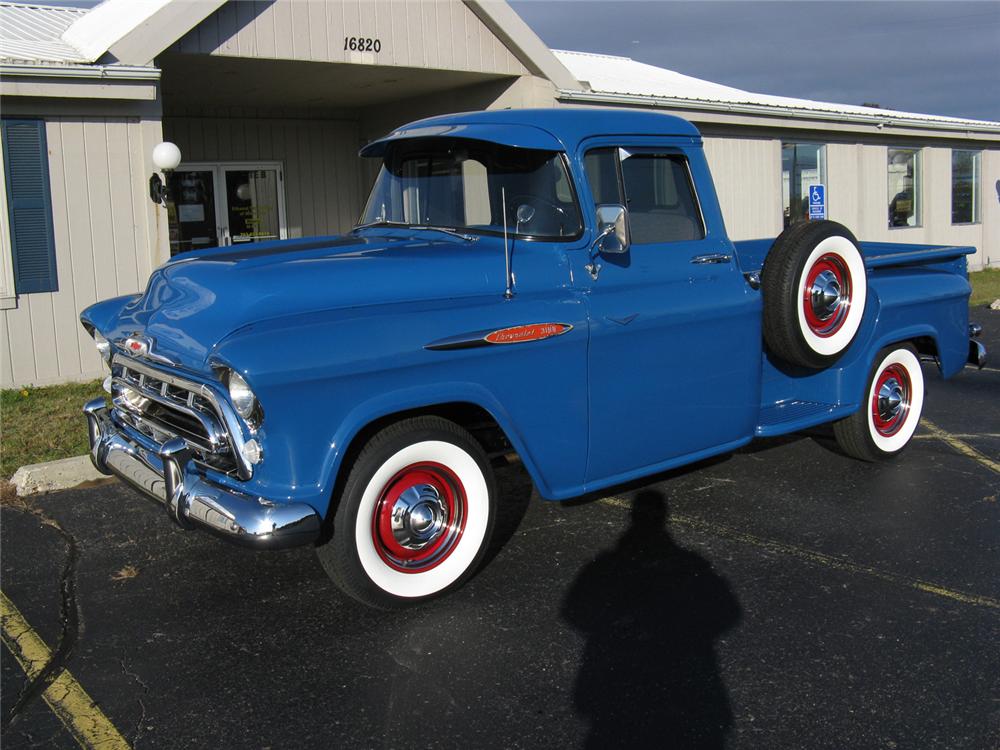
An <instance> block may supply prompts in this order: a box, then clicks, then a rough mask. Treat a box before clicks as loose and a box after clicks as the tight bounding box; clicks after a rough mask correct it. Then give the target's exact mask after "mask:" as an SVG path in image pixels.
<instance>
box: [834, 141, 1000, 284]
mask: <svg viewBox="0 0 1000 750" xmlns="http://www.w3.org/2000/svg"><path fill="white" fill-rule="evenodd" d="M971 148H974V147H971ZM920 151H921V156H920V158H921V172H922V176H921V179H920V226H918V227H893V228H890V227H889V218H888V216H889V201H890V200H891V196H890V195H889V186H888V178H887V161H888V146H884V145H871V144H830V145H828V146H827V157H828V160H829V161H828V167H827V183H828V188H827V195H828V198H827V201H828V205H829V216H830V218H831V219H833V220H834V221H839V222H841V223H842V224H845V225H846V226H848V227H849V228H850V229H851V230H852V231H853V232H854V233H855V234H856V235H857V237H858V239H861V240H870V241H881V242H912V243H927V244H935V245H973V246H974V247H976V249H977V252H976V254H975V255H973V256H970V257H969V268H970V269H972V270H978V269H980V268H983V267H984V266H987V265H996V264H998V263H1000V247H998V244H997V231H998V222H1000V215H998V214H1000V211H998V210H997V205H996V204H997V194H996V189H995V188H994V183H995V182H996V181H997V179H998V178H1000V152H998V151H996V150H983V151H982V175H981V177H980V186H979V188H980V222H979V223H978V224H964V225H963V224H958V225H954V224H952V223H951V152H952V149H951V148H950V147H949V148H943V147H938V146H933V147H925V148H922V149H921V150H920Z"/></svg>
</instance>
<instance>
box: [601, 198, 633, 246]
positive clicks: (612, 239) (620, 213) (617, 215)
mask: <svg viewBox="0 0 1000 750" xmlns="http://www.w3.org/2000/svg"><path fill="white" fill-rule="evenodd" d="M627 218H628V212H627V211H626V210H625V206H620V205H618V204H614V203H610V204H607V205H602V206H598V207H597V229H598V231H599V232H600V234H599V235H598V236H597V242H595V243H594V244H595V246H596V248H597V250H598V252H600V253H602V254H604V255H621V254H622V253H627V252H628V245H629V243H628V222H627Z"/></svg>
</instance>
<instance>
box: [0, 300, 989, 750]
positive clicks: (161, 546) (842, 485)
mask: <svg viewBox="0 0 1000 750" xmlns="http://www.w3.org/2000/svg"><path fill="white" fill-rule="evenodd" d="M974 318H975V319H978V320H979V321H980V322H981V323H983V325H984V329H985V330H984V334H983V336H984V338H983V340H984V342H985V343H986V344H987V346H988V348H990V350H991V351H992V352H993V353H994V362H996V361H998V360H1000V313H990V312H988V311H982V310H979V311H976V313H975V315H974ZM924 372H925V376H926V378H927V381H928V382H927V401H926V405H925V412H924V417H925V423H924V425H923V426H922V428H921V429H920V431H919V432H918V434H917V436H916V438H915V439H914V441H913V443H912V444H911V446H910V448H909V449H908V450H907V451H906V453H905V454H904V455H903V456H901V457H900V458H899V459H897V460H896V461H893V462H890V463H888V464H880V465H868V464H863V463H859V462H856V461H853V460H851V459H848V458H846V457H844V456H842V455H840V454H839V453H837V452H836V450H835V448H834V447H833V444H832V442H831V440H830V439H829V436H828V434H827V433H826V432H825V431H823V430H820V431H817V432H815V433H810V434H808V435H797V436H794V437H791V438H787V439H781V440H771V441H762V442H758V443H755V444H753V445H752V446H750V447H749V448H748V449H745V450H743V451H740V452H738V453H736V454H734V455H731V456H727V457H723V458H720V459H717V460H713V461H710V462H703V463H701V464H698V465H696V466H693V467H689V468H686V469H684V470H682V471H676V472H671V473H669V474H666V475H662V476H660V477H657V478H656V479H655V481H654V482H653V483H651V484H648V485H646V486H629V487H623V488H619V489H617V490H616V491H614V492H613V493H610V494H608V495H606V496H603V497H600V498H586V499H582V500H580V501H575V502H572V503H567V504H554V503H546V502H543V501H540V500H539V499H538V498H537V496H533V495H532V492H531V485H530V482H529V481H528V480H527V478H526V476H525V475H524V474H523V472H522V471H521V470H520V469H519V467H517V466H513V467H511V468H509V469H506V470H504V471H503V473H502V477H501V478H502V483H503V486H504V493H505V498H506V500H507V506H506V512H505V515H504V517H503V518H502V519H501V520H502V524H503V533H502V534H501V537H502V538H503V539H502V541H503V542H504V543H503V544H502V546H499V547H498V549H497V550H496V551H495V557H494V558H493V559H492V560H491V561H490V563H489V564H488V565H487V567H486V568H485V569H483V570H482V571H481V573H480V574H479V575H478V576H477V577H475V578H474V579H473V580H472V581H471V582H470V583H469V584H468V585H467V586H465V587H464V588H463V589H461V590H460V591H458V592H456V593H455V594H453V595H452V596H450V597H448V598H446V599H443V600H440V601H438V602H435V603H432V604H429V605H425V606H422V607H420V608H416V609H412V610H407V611H403V612H395V613H385V612H376V611H371V610H367V609H364V608H363V607H361V606H360V605H357V604H355V603H354V602H353V601H352V600H349V599H347V598H346V597H344V596H343V595H342V594H340V593H339V592H338V590H337V589H335V588H334V587H333V585H332V584H331V583H330V582H329V581H328V580H327V578H326V576H325V575H324V573H323V571H322V570H321V568H320V565H319V562H318V561H317V559H316V557H315V555H314V554H313V552H312V551H311V550H309V549H298V550H290V551H285V552H273V553H254V552H249V551H246V550H242V549H239V548H235V547H232V546H229V545H227V544H225V543H223V542H221V541H218V540H216V539H215V538H212V537H210V536H208V535H205V534H201V533H196V532H184V531H181V530H179V529H176V528H174V527H173V526H171V525H169V524H168V523H167V521H166V519H165V518H164V516H163V514H162V513H160V512H156V510H155V508H154V506H152V505H151V504H150V503H149V502H148V501H146V500H143V499H141V498H140V497H138V496H137V495H135V494H133V493H132V492H131V491H130V490H128V489H126V488H125V487H123V486H122V485H120V484H118V483H110V484H104V485H101V486H98V487H93V488H90V489H79V490H73V491H67V492H62V493H57V494H52V495H48V496H45V497H41V498H38V499H35V500H34V501H33V502H32V503H30V504H29V505H28V506H27V507H25V508H18V507H12V506H7V507H4V508H3V509H2V521H3V524H2V543H3V546H2V576H3V578H2V589H3V593H4V595H5V598H4V599H3V605H4V638H5V646H4V651H3V665H2V685H0V687H2V713H3V735H2V742H3V745H4V747H5V748H10V749H13V748H28V747H57V748H58V747H66V748H71V747H76V746H77V742H76V740H75V739H74V735H73V732H74V731H75V732H76V733H77V734H80V733H83V734H84V735H86V736H89V737H91V744H93V745H94V746H97V747H121V746H122V744H121V743H122V742H125V743H128V744H130V745H132V746H134V747H141V748H171V747H219V748H223V747H261V748H264V747H272V748H297V747H309V748H312V747H329V748H338V747H352V748H353V747H358V748H366V747H372V748H395V747H399V748H416V747H420V748H422V747H445V748H450V747H455V748H520V747H524V748H528V747H530V748H534V747H547V748H548V747H558V748H576V747H595V748H597V747H664V748H671V747H727V748H762V747H768V748H776V747H788V748H792V747H810V748H827V747H828V748H845V747H865V748H876V747H885V748H914V747H916V748H938V747H940V748H966V747H967V748H992V749H994V750H995V749H996V748H998V747H1000V367H998V366H997V365H996V364H993V365H991V367H990V369H986V370H983V371H975V370H973V369H966V371H965V372H964V373H962V374H961V375H960V376H958V377H957V378H955V379H954V380H951V381H948V382H944V381H942V380H941V379H940V377H938V376H937V374H936V370H935V368H934V366H933V365H932V364H927V365H925V369H924ZM15 609H16V611H17V612H19V613H20V617H15V616H14V615H13V614H12V613H14V610H15ZM19 624H20V625H19ZM15 626H20V627H22V631H18V633H14V635H15V636H19V637H18V645H17V648H18V649H22V646H23V645H24V643H27V642H29V641H30V642H31V643H34V644H35V645H36V646H37V645H38V643H41V644H42V647H43V648H44V647H45V646H46V645H47V647H48V649H49V650H50V651H51V652H52V653H54V654H55V663H54V664H53V665H52V667H51V673H52V674H51V676H52V677H58V679H57V680H56V682H55V683H54V684H53V685H51V686H49V687H48V688H47V690H48V692H46V693H45V695H41V693H42V691H43V690H44V689H46V684H47V683H45V682H44V677H43V681H42V682H41V683H40V682H39V681H38V680H34V681H32V680H29V679H28V678H27V677H26V673H25V669H24V668H22V666H21V664H20V663H19V661H18V660H16V659H15V658H13V656H12V652H11V651H10V650H8V648H9V646H10V643H9V640H10V639H11V638H12V628H14V627H15ZM23 627H30V632H29V634H28V635H27V636H25V635H24V631H23ZM25 639H27V640H25ZM22 650H23V649H22ZM36 651H37V649H36ZM20 656H21V658H22V659H23V658H24V654H23V653H21V654H20ZM42 664H44V661H42V662H39V663H36V664H34V665H33V666H32V665H31V664H29V665H28V671H29V672H37V671H38V670H39V669H41V668H42ZM68 675H71V676H72V678H75V685H76V686H77V687H75V688H74V687H73V685H72V684H70V683H72V682H73V680H72V679H71V678H69V677H68ZM77 688H78V689H79V692H77ZM55 693H60V694H61V695H62V697H64V698H66V700H62V701H58V700H56V701H52V700H51V699H53V696H54V694H55ZM73 696H76V697H73ZM81 696H82V697H81ZM88 696H89V698H88ZM55 697H57V698H58V697H60V696H55ZM47 698H48V699H49V700H48V701H47V700H46V699H47ZM91 700H92V701H93V702H94V703H93V704H91V703H90V701H91ZM49 702H54V703H55V704H56V705H57V706H61V708H59V709H58V710H59V711H61V718H60V717H59V716H57V715H56V713H55V712H54V711H53V710H52V709H51V708H50V707H49V705H48V704H49ZM104 719H106V722H104V721H103V720H104ZM66 725H70V727H71V729H68V728H67V726H66ZM87 731H90V734H89V735H88V734H86V732H87ZM95 738H96V739H95Z"/></svg>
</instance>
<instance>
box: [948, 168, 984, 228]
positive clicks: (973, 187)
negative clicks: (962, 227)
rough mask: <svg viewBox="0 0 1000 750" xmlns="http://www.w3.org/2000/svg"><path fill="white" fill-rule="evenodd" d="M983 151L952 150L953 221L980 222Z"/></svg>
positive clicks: (962, 222)
mask: <svg viewBox="0 0 1000 750" xmlns="http://www.w3.org/2000/svg"><path fill="white" fill-rule="evenodd" d="M981 169H982V153H980V152H979V151H957V150H955V151H952V152H951V223H952V224H978V223H979V221H980V218H979V175H980V174H981V171H980V170H981Z"/></svg>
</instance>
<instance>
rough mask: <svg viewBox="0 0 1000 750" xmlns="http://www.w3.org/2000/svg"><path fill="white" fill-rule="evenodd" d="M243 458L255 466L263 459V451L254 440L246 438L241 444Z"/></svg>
mask: <svg viewBox="0 0 1000 750" xmlns="http://www.w3.org/2000/svg"><path fill="white" fill-rule="evenodd" d="M243 458H245V459H246V460H247V461H249V462H250V463H251V464H253V465H254V466H256V465H257V464H259V463H260V462H261V461H262V460H263V459H264V451H262V450H261V448H260V443H258V442H257V441H256V440H247V441H246V442H245V443H244V444H243Z"/></svg>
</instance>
